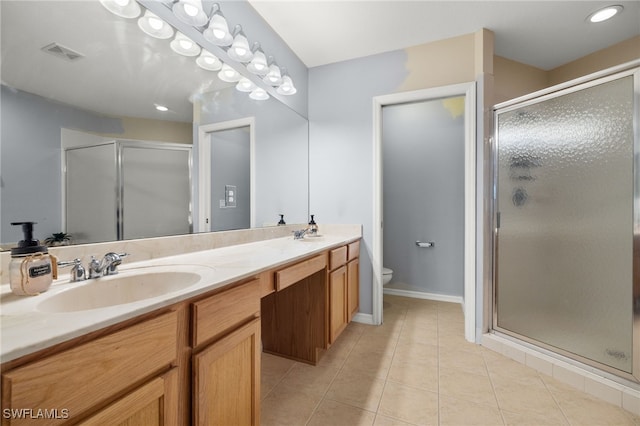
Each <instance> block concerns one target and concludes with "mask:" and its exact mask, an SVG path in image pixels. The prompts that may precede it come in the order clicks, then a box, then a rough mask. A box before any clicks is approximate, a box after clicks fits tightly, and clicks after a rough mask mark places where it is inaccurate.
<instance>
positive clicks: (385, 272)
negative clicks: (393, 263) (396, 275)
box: [382, 268, 393, 275]
mask: <svg viewBox="0 0 640 426" xmlns="http://www.w3.org/2000/svg"><path fill="white" fill-rule="evenodd" d="M391 274H393V270H392V269H389V268H382V275H391Z"/></svg>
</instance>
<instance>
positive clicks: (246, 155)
mask: <svg viewBox="0 0 640 426" xmlns="http://www.w3.org/2000/svg"><path fill="white" fill-rule="evenodd" d="M253 123H254V121H253V118H246V119H240V120H233V121H227V122H223V123H215V124H209V125H205V126H201V127H200V132H199V145H198V157H199V163H198V164H199V168H200V171H199V173H200V176H199V206H200V209H199V212H200V216H199V218H200V219H199V225H200V228H199V231H201V232H206V231H227V230H233V229H246V228H250V227H253V226H254V223H253V222H254V187H255V185H254V182H253V176H254V173H253V170H254V161H253V158H254V156H253V152H254V133H253Z"/></svg>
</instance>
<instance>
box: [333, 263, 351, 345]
mask: <svg viewBox="0 0 640 426" xmlns="http://www.w3.org/2000/svg"><path fill="white" fill-rule="evenodd" d="M329 312H330V314H329V343H334V342H335V341H336V339H337V338H338V336H339V335H340V333H342V330H344V329H345V327H346V326H347V267H346V266H341V267H340V268H338V269H336V270H335V271H333V272H331V273H330V274H329Z"/></svg>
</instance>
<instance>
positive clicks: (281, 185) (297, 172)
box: [193, 87, 309, 226]
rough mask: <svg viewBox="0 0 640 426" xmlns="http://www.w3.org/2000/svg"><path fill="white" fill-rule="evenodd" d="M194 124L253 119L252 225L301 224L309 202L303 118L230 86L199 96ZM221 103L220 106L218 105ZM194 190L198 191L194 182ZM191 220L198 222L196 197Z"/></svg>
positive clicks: (307, 133) (196, 150) (195, 145)
mask: <svg viewBox="0 0 640 426" xmlns="http://www.w3.org/2000/svg"><path fill="white" fill-rule="evenodd" d="M200 102H201V104H200V111H198V115H199V116H200V119H199V120H200V121H199V123H194V126H196V128H195V129H194V134H195V135H197V134H198V129H197V126H198V125H204V124H211V123H221V122H225V121H230V120H236V119H239V118H246V117H254V118H255V139H256V141H255V161H256V164H255V174H256V176H255V184H256V188H255V192H256V209H255V210H256V226H263V225H265V224H273V225H275V224H276V223H277V222H278V219H279V216H278V215H279V214H284V215H285V220H286V222H287V223H291V224H293V223H306V222H307V221H308V219H307V215H308V202H309V177H308V157H309V147H308V138H309V126H308V123H307V120H306V119H305V118H303V117H302V116H300V115H299V114H297V113H296V112H294V111H293V110H291V109H289V108H288V107H287V106H285V105H283V104H281V103H280V102H278V101H277V100H275V99H269V100H267V101H254V100H252V99H250V98H249V97H248V96H247V94H246V93H243V92H239V91H237V90H236V89H235V88H233V87H230V88H228V89H225V90H223V91H219V92H215V93H209V94H206V95H205V96H203V98H202V99H201V101H200ZM222 105H223V106H224V107H221V106H222ZM198 156H199V151H198V144H197V142H196V143H194V157H193V158H194V172H193V173H194V176H198V161H197V158H198ZM194 191H195V192H194V193H195V194H197V193H198V184H197V182H196V187H195V189H194ZM194 201H195V208H194V222H193V223H194V224H196V223H198V222H199V218H198V217H197V214H198V200H197V198H196V200H194Z"/></svg>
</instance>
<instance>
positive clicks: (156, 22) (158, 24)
mask: <svg viewBox="0 0 640 426" xmlns="http://www.w3.org/2000/svg"><path fill="white" fill-rule="evenodd" d="M163 25H164V23H163V22H162V20H160V19H158V18H153V17H152V18H149V26H150V27H151V28H153V29H154V30H159V29H160V28H162V26H163Z"/></svg>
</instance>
